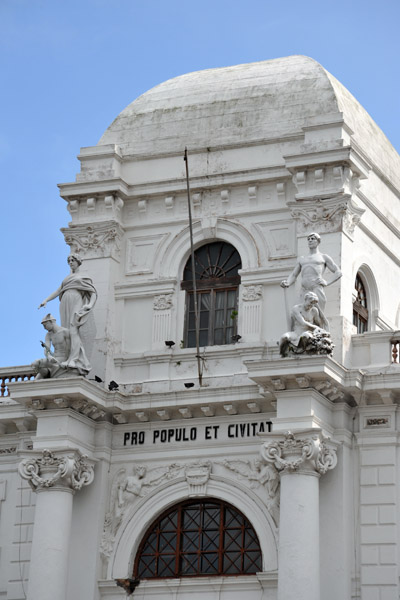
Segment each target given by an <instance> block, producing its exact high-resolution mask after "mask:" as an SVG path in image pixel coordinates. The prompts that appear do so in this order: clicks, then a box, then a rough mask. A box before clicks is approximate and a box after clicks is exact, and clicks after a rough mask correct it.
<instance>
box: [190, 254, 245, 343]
mask: <svg viewBox="0 0 400 600" xmlns="http://www.w3.org/2000/svg"><path fill="white" fill-rule="evenodd" d="M194 257H195V278H196V288H197V304H198V309H199V320H200V328H199V329H200V332H199V333H200V340H199V345H200V346H213V345H218V344H231V343H232V337H233V336H235V335H236V334H237V316H238V313H237V305H238V287H239V284H240V275H239V269H240V268H241V266H242V262H241V259H240V255H239V253H238V251H237V250H236V249H235V248H234V247H233V246H232V245H231V244H228V243H226V242H213V243H211V244H205V245H204V246H201V247H200V248H198V249H197V250H196V251H195V253H194ZM181 287H182V289H184V290H186V314H185V334H184V343H185V347H187V348H194V347H195V346H196V323H195V316H194V294H193V277H192V261H191V258H189V260H188V261H187V263H186V266H185V269H184V272H183V281H182V284H181Z"/></svg>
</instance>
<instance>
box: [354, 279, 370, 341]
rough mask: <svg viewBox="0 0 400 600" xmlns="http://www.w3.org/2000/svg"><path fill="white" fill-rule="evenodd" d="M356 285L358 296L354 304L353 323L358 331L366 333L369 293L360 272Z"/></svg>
mask: <svg viewBox="0 0 400 600" xmlns="http://www.w3.org/2000/svg"><path fill="white" fill-rule="evenodd" d="M354 286H355V289H356V293H357V296H356V300H355V302H354V304H353V325H355V327H357V333H365V332H366V331H368V303H367V293H366V290H365V286H364V283H363V280H362V279H361V277H360V275H359V274H358V273H357V276H356V281H355V284H354Z"/></svg>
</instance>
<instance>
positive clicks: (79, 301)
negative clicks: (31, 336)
mask: <svg viewBox="0 0 400 600" xmlns="http://www.w3.org/2000/svg"><path fill="white" fill-rule="evenodd" d="M68 264H69V266H70V268H71V273H70V275H68V277H66V278H65V279H64V280H63V281H62V283H61V285H60V287H59V288H58V289H57V290H56V291H55V292H53V293H52V294H50V296H48V297H47V298H46V299H45V300H43V302H42V303H41V304H40V306H39V308H42V307H45V306H46V304H47V302H50V300H54V298H59V299H60V317H61V326H62V327H63V328H65V329H67V330H68V331H69V334H70V351H69V355H68V356H67V358H66V360H64V361H63V362H64V366H65V368H70V369H78V372H79V373H80V374H81V375H86V374H87V373H88V372H89V371H90V363H89V360H88V357H87V351H88V349H89V351H90V349H91V348H90V347H89V346H90V345H91V343H93V340H94V331H95V327H94V321H93V314H92V309H93V306H94V305H95V302H96V299H97V292H96V289H95V287H94V285H93V282H92V280H91V279H90V277H86V276H84V275H81V274H80V273H79V267H80V265H81V264H82V260H81V258H80V257H79V256H77V255H76V254H71V255H70V256H69V257H68ZM90 338H91V339H90Z"/></svg>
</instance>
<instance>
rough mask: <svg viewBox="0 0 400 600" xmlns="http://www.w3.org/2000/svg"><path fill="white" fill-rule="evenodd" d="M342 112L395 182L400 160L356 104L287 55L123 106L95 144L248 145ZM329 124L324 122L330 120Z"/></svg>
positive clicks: (201, 74)
mask: <svg viewBox="0 0 400 600" xmlns="http://www.w3.org/2000/svg"><path fill="white" fill-rule="evenodd" d="M339 113H343V116H344V119H345V122H346V123H347V124H348V125H349V126H350V128H351V129H352V130H353V131H354V138H353V139H354V140H355V141H356V142H357V143H358V145H359V146H360V147H361V148H362V149H363V150H364V152H365V153H366V154H367V155H368V156H369V157H370V158H371V159H372V160H373V161H374V162H375V163H376V164H377V166H378V167H379V168H380V169H381V170H382V171H383V172H384V173H385V174H386V175H388V176H389V177H390V178H392V180H394V182H395V181H397V183H398V184H399V183H400V176H399V173H400V157H399V155H398V154H397V152H396V151H395V149H394V148H393V147H392V145H391V144H390V142H389V141H388V140H387V138H386V137H385V135H384V134H383V133H382V131H381V130H380V129H379V127H378V126H377V125H376V124H375V123H374V121H373V120H372V119H371V117H370V116H369V115H368V113H367V112H366V111H365V110H364V109H363V107H362V106H361V105H360V104H359V102H358V101H357V100H356V99H355V98H354V97H353V96H352V95H351V94H350V92H348V90H347V89H346V88H345V87H343V86H342V85H341V84H340V83H339V82H338V81H337V80H336V79H335V78H334V77H333V76H332V75H331V74H330V73H328V72H327V71H326V70H325V69H324V68H323V67H322V66H321V65H320V64H319V63H317V62H316V61H315V60H313V59H311V58H308V57H306V56H289V57H286V58H278V59H274V60H267V61H262V62H257V63H250V64H243V65H237V66H233V67H224V68H218V69H208V70H205V71H197V72H194V73H188V74H186V75H182V76H180V77H176V78H174V79H170V80H169V81H166V82H164V83H161V84H160V85H158V86H156V87H154V88H153V89H151V90H149V91H148V92H146V93H145V94H143V95H142V96H140V97H139V98H137V99H136V100H134V101H133V102H132V103H131V104H130V105H129V106H127V108H125V109H124V110H123V111H122V112H121V113H120V114H119V115H118V117H117V118H116V119H115V121H114V122H113V123H112V124H111V125H110V127H109V128H108V129H107V130H106V132H105V133H104V135H103V136H102V138H101V139H100V141H99V145H100V144H101V145H102V144H117V145H119V146H120V147H121V149H122V151H123V152H124V153H125V154H133V155H143V154H144V155H152V154H162V153H169V152H182V151H183V149H184V147H185V146H187V147H188V148H190V149H194V148H199V149H200V148H206V147H215V146H217V147H218V146H223V145H236V144H243V143H245V144H248V143H252V142H256V141H262V140H266V139H270V138H275V137H280V136H287V135H290V134H296V133H301V128H302V127H304V126H305V125H307V123H310V119H312V118H313V117H319V119H320V118H321V116H323V115H329V116H330V118H332V116H334V115H335V114H336V115H339ZM329 120H330V119H329Z"/></svg>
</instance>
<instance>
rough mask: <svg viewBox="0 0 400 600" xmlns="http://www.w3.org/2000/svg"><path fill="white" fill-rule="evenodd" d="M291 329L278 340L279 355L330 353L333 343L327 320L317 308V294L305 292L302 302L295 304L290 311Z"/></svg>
mask: <svg viewBox="0 0 400 600" xmlns="http://www.w3.org/2000/svg"><path fill="white" fill-rule="evenodd" d="M290 316H291V331H288V332H287V333H285V334H284V335H283V336H282V337H281V339H280V342H279V351H280V354H281V356H283V357H285V356H288V354H289V352H293V353H294V354H303V353H306V354H331V353H332V351H333V344H332V341H331V338H330V334H329V332H328V331H327V326H328V322H327V320H326V319H325V317H324V315H323V313H322V311H321V310H319V308H318V296H317V294H315V293H314V292H306V294H305V295H304V300H303V302H302V304H296V305H295V306H294V307H293V308H292V311H291V313H290Z"/></svg>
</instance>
